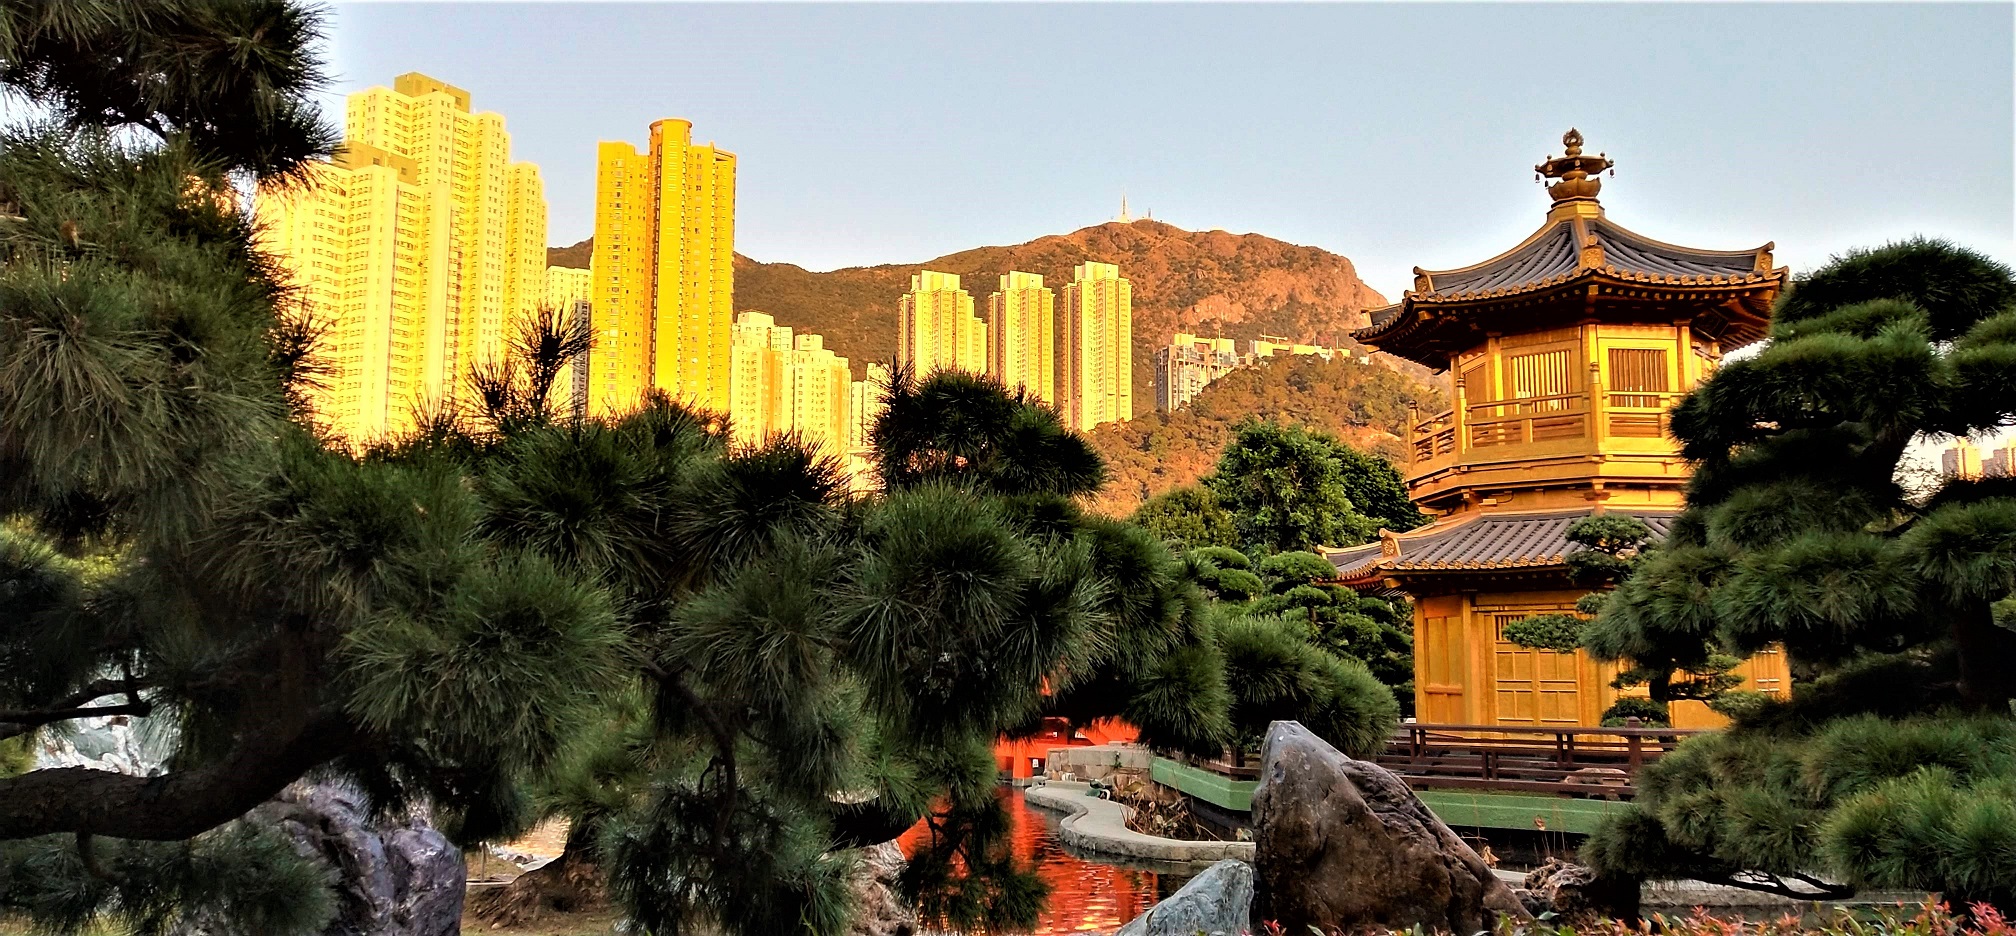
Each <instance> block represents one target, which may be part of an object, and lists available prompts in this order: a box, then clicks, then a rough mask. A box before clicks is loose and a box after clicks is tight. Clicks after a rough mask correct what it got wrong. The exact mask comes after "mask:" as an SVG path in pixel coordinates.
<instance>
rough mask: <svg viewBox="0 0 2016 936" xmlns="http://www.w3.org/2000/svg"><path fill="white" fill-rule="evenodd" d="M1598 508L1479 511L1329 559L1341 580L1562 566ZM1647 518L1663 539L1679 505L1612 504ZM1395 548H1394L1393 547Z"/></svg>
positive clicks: (1329, 554) (1386, 535)
mask: <svg viewBox="0 0 2016 936" xmlns="http://www.w3.org/2000/svg"><path fill="white" fill-rule="evenodd" d="M1594 512H1595V508H1594V507H1567V508H1561V507H1556V508H1542V509H1535V510H1529V511H1492V512H1490V513H1479V514H1474V515H1471V516H1470V517H1468V518H1465V519H1463V520H1462V521H1461V522H1458V523H1454V524H1450V525H1448V526H1444V527H1440V528H1439V529H1438V528H1437V527H1436V525H1435V524H1432V523H1431V524H1429V525H1428V526H1426V527H1422V528H1420V529H1418V530H1410V531H1408V532H1406V533H1391V532H1389V531H1385V530H1382V531H1380V539H1379V540H1377V541H1375V542H1372V543H1367V544H1364V545H1360V546H1353V547H1348V548H1345V549H1338V550H1326V551H1325V558H1327V559H1329V560H1330V562H1331V564H1332V565H1333V566H1335V567H1336V569H1337V573H1338V577H1339V578H1348V577H1354V576H1357V575H1362V574H1364V573H1366V572H1368V571H1371V570H1372V569H1375V568H1384V569H1389V570H1396V571H1397V570H1423V571H1446V570H1459V569H1513V568H1537V567H1546V566H1558V565H1561V564H1562V563H1563V562H1565V561H1566V556H1567V554H1568V553H1569V552H1572V551H1573V547H1572V544H1570V543H1569V542H1568V541H1567V529H1568V526H1569V524H1571V523H1572V522H1573V521H1575V520H1578V519H1581V518H1583V517H1587V516H1591V515H1593V514H1594ZM1606 512H1608V513H1617V514H1625V515H1628V516H1634V517H1638V518H1639V519H1641V520H1645V521H1647V523H1648V525H1650V526H1651V527H1652V528H1653V532H1654V535H1655V536H1658V537H1660V538H1663V537H1664V536H1665V533H1666V530H1667V529H1668V528H1669V527H1670V525H1671V522H1672V519H1673V517H1674V516H1676V515H1678V513H1679V510H1678V509H1677V508H1663V509H1662V508H1649V507H1648V508H1610V509H1609V510H1607V511H1606ZM1389 544H1390V545H1392V546H1393V547H1395V548H1394V549H1393V550H1391V551H1389V550H1388V549H1387V548H1386V547H1387V546H1388V545H1389Z"/></svg>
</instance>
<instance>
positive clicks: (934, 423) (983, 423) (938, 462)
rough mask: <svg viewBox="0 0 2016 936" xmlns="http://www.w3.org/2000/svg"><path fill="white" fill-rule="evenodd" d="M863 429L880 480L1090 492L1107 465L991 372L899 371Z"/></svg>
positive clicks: (895, 484) (1007, 490)
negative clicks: (984, 374)
mask: <svg viewBox="0 0 2016 936" xmlns="http://www.w3.org/2000/svg"><path fill="white" fill-rule="evenodd" d="M884 402H885V403H886V404H887V407H886V409H885V410H884V412H883V415H882V417H881V418H880V419H877V420H876V422H875V427H874V429H873V430H872V432H871V434H870V441H871V443H872V444H873V446H874V449H875V464H876V466H877V469H878V471H879V472H880V474H881V479H882V483H883V485H884V486H885V487H886V488H888V489H890V490H896V489H899V488H904V487H911V486H915V485H918V484H923V483H928V482H932V481H943V480H951V479H956V480H957V482H958V483H961V484H974V485H980V486H982V487H984V488H985V489H987V490H990V491H993V492H995V493H1000V494H1032V493H1037V492H1042V493H1049V494H1057V495H1062V496H1065V497H1077V496H1082V495H1089V494H1091V493H1092V492H1094V491H1097V490H1098V489H1099V486H1100V485H1101V484H1103V483H1105V480H1106V466H1105V463H1104V462H1103V461H1101V460H1100V458H1099V455H1098V453H1096V452H1094V451H1093V450H1092V447H1091V446H1089V445H1087V444H1086V442H1085V439H1084V437H1082V436H1079V435H1077V434H1076V433H1073V432H1071V431H1070V430H1068V429H1066V428H1064V422H1063V419H1062V418H1061V417H1059V416H1058V415H1057V411H1055V410H1053V409H1050V408H1049V407H1047V406H1042V405H1038V404H1037V403H1036V402H1035V400H1034V398H1032V397H1030V396H1028V395H1027V393H1026V392H1025V391H1024V390H1022V389H1020V388H1018V389H1016V390H1015V391H1014V392H1012V393H1010V392H1008V391H1007V390H1005V389H1004V388H1003V387H1002V386H1001V382H1000V381H998V380H995V379H994V378H991V377H982V376H976V375H973V374H968V373H966V372H964V371H956V370H948V371H939V372H937V373H934V374H928V375H922V376H920V375H917V374H915V373H913V372H911V371H910V370H908V369H904V368H899V369H898V370H897V372H896V373H895V374H894V375H892V376H891V377H890V381H889V389H888V391H887V392H886V393H885V395H884Z"/></svg>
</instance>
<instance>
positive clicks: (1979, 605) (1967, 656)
mask: <svg viewBox="0 0 2016 936" xmlns="http://www.w3.org/2000/svg"><path fill="white" fill-rule="evenodd" d="M1953 646H1954V649H1955V650H1957V651H1958V652H1959V657H1960V697H1961V698H1962V699H1964V700H1966V701H1967V702H1968V703H1969V704H1971V705H1975V706H1978V707H1981V708H1986V709H1993V710H1996V711H1999V712H2007V711H2008V706H2009V701H2010V700H2011V699H2016V631H2012V630H2009V629H2008V628H2005V627H1998V626H1996V624H1995V615H1994V612H1993V611H1992V610H1991V609H1990V608H1989V606H1988V603H1987V602H1972V603H1970V604H1967V605H1965V606H1962V607H1959V608H1955V609H1954V614H1953Z"/></svg>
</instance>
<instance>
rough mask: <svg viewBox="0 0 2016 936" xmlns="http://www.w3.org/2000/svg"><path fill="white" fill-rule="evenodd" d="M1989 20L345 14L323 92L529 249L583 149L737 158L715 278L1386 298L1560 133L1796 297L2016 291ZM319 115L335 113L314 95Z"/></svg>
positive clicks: (1671, 220)
mask: <svg viewBox="0 0 2016 936" xmlns="http://www.w3.org/2000/svg"><path fill="white" fill-rule="evenodd" d="M2012 10H2016V7H2012V5H2011V4H2008V3H1997V4H1968V5H1962V4H1932V3H1923V4H1916V3H1914V4H1908V5H1905V4H1899V5H1889V4H1850V5H1829V4H1818V3H1801V4H1788V5H1747V4H1721V3H1686V4H1670V5H1653V4H1633V5H1607V4H1544V5H1511V4H1491V5H1470V4H1452V3H1436V4H1418V5H1416V4H1398V3H1381V4H1350V5H1341V4H1340V5H1324V4H1286V5H1266V6H1258V5H1252V6H1230V5H1206V4H1178V5H1159V4H1145V3H1141V4H1121V5H1105V6H1089V5H1071V4H1035V5H995V4H953V5H926V4H909V3H902V4H876V5H867V4H863V5H840V4H830V5H774V4H729V5H679V4H619V5H590V4H521V3H491V4H476V3H470V4H460V5H418V4H390V3H386V4H378V3H372V4H344V5H339V6H337V7H336V8H335V9H334V10H333V12H332V15H331V22H330V24H329V25H330V33H331V43H330V58H331V64H332V66H333V68H334V70H335V72H336V73H337V75H338V78H339V83H338V85H337V86H336V88H335V92H336V93H337V94H340V93H344V92H349V91H353V90H357V89H360V88H364V87H368V86H371V85H374V84H389V83H390V81H391V79H392V76H394V75H396V74H398V73H400V72H405V71H424V72H427V73H429V74H431V75H434V76H435V77H438V78H441V79H443V80H445V81H448V82H451V83H454V84H457V85H460V86H462V87H464V88H467V89H468V90H469V91H470V93H471V95H472V96H473V98H474V101H475V106H476V107H477V108H478V109H481V110H495V111H498V112H499V113H502V114H503V115H504V117H505V120H506V124H507V126H508V128H509V129H510V131H511V133H512V138H513V139H512V142H513V150H514V154H515V156H516V157H517V158H520V159H529V160H532V161H534V162H537V163H538V164H539V165H540V167H541V168H542V170H543V172H544V175H545V180H546V196H547V201H548V203H549V205H550V218H551V220H550V223H549V227H550V232H551V236H550V240H551V242H552V243H554V244H556V245H557V244H566V243H572V242H573V241H575V240H578V239H580V238H582V237H585V236H587V235H588V234H589V233H590V231H591V227H592V224H593V206H592V203H591V196H592V192H593V188H594V171H595V169H594V152H595V142H596V141H597V140H603V139H618V140H629V141H632V142H642V140H643V139H644V135H645V127H646V125H647V124H648V123H649V122H650V121H652V120H654V119H657V118H660V117H684V118H687V119H689V120H691V121H693V124H694V133H695V136H696V137H698V138H700V139H703V140H706V139H711V140H714V141H716V142H717V143H718V144H719V145H721V146H722V147H724V148H726V149H729V150H731V151H733V152H735V153H736V154H737V155H738V156H739V158H740V164H739V173H740V175H739V180H738V184H739V206H738V213H737V218H736V222H737V231H736V247H737V249H738V250H740V251H741V252H743V253H745V254H748V255H750V256H752V257H755V258H757V259H760V260H770V261H788V262H792V263H797V264H801V265H803V266H805V267H808V268H811V269H832V268H835V267H841V266H851V265H857V264H865V263H878V262H904V261H918V260H923V259H927V258H930V257H933V256H937V255H939V254H943V253H948V252H951V251H954V250H960V249H964V248H968V247H976V246H981V245H986V244H1009V243H1018V242H1021V241H1025V240H1028V239H1031V238H1034V237H1037V236H1040V235H1043V234H1049V233H1062V232H1068V231H1071V230H1075V229H1077V228H1079V227H1083V226H1085V225H1088V224H1093V223H1096V222H1099V221H1102V220H1106V219H1107V218H1109V217H1110V216H1112V215H1113V214H1114V213H1115V212H1116V210H1117V209H1118V207H1119V199H1120V194H1121V192H1122V190H1123V189H1124V190H1125V191H1126V193H1127V195H1128V197H1129V199H1130V201H1131V203H1132V205H1133V207H1134V209H1135V212H1136V214H1139V213H1141V212H1142V211H1144V210H1146V209H1153V210H1154V213H1155V217H1156V218H1158V219H1163V220H1167V221H1169V222H1170V223H1173V224H1176V225H1179V226H1182V227H1186V228H1193V229H1205V230H1208V229H1211V228H1223V229H1225V230H1229V231H1234V232H1246V231H1254V232H1259V233H1262V234H1267V235H1269V236H1273V237H1278V238H1281V239H1284V240H1288V241H1292V242H1295V243H1301V244H1313V245H1316V246H1320V247H1323V248H1325V249H1328V250H1332V251H1335V252H1338V253H1341V254H1344V255H1345V256H1348V257H1350V258H1351V259H1352V260H1353V261H1354V262H1356V263H1357V265H1358V268H1359V271H1360V274H1361V276H1363V277H1364V278H1365V279H1366V280H1367V282H1369V283H1371V284H1372V285H1373V286H1374V287H1375V288H1377V289H1379V290H1380V291H1381V292H1383V293H1385V294H1386V295H1387V296H1388V297H1389V298H1391V297H1394V296H1397V295H1398V293H1399V291H1400V290H1401V289H1402V288H1404V287H1405V286H1406V285H1407V284H1408V283H1409V282H1410V276H1409V270H1410V269H1411V268H1412V267H1413V266H1415V265H1416V264H1419V265H1422V266H1426V267H1429V268H1440V267H1450V266H1459V265H1464V264H1468V263H1472V262H1475V261H1478V260H1482V259H1484V258H1486V257H1487V256H1489V255H1490V254H1492V253H1495V252H1496V251H1498V250H1500V249H1503V248H1505V247H1509V246H1511V245H1512V244H1513V243H1515V242H1516V241H1517V240H1518V239H1519V238H1521V237H1523V236H1524V235H1525V234H1527V233H1528V232H1529V231H1530V230H1531V229H1532V228H1534V227H1535V226H1537V225H1538V223H1539V221H1540V219H1541V215H1542V213H1543V211H1544V209H1545V202H1546V198H1545V196H1544V195H1543V194H1542V192H1541V190H1540V188H1539V186H1537V185H1536V184H1535V183H1534V182H1533V173H1532V169H1531V167H1532V166H1533V164H1534V163H1536V162H1539V161H1540V160H1541V159H1542V158H1543V157H1545V156H1547V155H1549V154H1552V153H1559V152H1560V136H1561V133H1562V131H1564V130H1566V129H1567V128H1568V127H1569V126H1570V125H1574V126H1577V127H1579V128H1581V130H1582V132H1583V133H1584V134H1585V135H1586V136H1587V137H1588V139H1589V147H1590V149H1591V150H1592V151H1594V150H1603V151H1607V152H1608V153H1609V154H1610V155H1611V157H1612V158H1614V159H1616V160H1617V161H1618V171H1617V175H1616V177H1615V178H1614V179H1606V180H1605V183H1604V185H1605V189H1604V193H1603V200H1604V204H1605V205H1606V206H1607V207H1608V208H1609V213H1610V216H1611V217H1612V218H1613V219H1614V220H1616V221H1618V222H1620V223H1622V224H1624V225H1626V226H1628V227H1632V228H1635V229H1637V230H1638V231H1640V232H1641V233H1644V234H1646V235H1649V236H1652V237H1656V238H1659V239H1662V240H1669V241H1677V242H1681V243H1686V244H1690V245H1695V246H1701V247H1711V248H1741V247H1752V246H1755V245H1757V244H1758V243H1761V242H1763V241H1766V240H1775V241H1776V242H1777V244H1778V256H1779V258H1780V259H1781V261H1783V262H1785V263H1789V264H1791V265H1792V266H1793V267H1794V268H1795V270H1797V269H1803V268H1806V267H1810V266H1812V265H1814V264H1817V263H1819V262H1821V261H1823V260H1825V258H1826V257H1827V256H1828V255H1829V254H1831V253H1834V252H1837V251H1840V250H1842V249H1845V248H1848V247H1852V246H1856V245H1864V244H1873V243H1878V242H1881V241H1883V240H1886V239H1890V238H1895V237H1901V236H1906V235H1910V234H1913V233H1925V234H1938V235H1944V236H1948V237H1952V238H1954V239H1956V240H1959V241H1962V242H1963V243H1967V244H1970V245H1972V246H1975V247H1977V248H1979V249H1982V250H1985V251H1987V252H1990V253H1992V254H1995V255H1996V256H1998V257H2001V258H2003V259H2005V260H2016V222H2012V212H2016V193H2012V176H2016V161H2012V136H2016V129H2012V113H2016V94H2012V81H2016V79H2012V65H2016V63H2012V42H2016V38H2012V37H2016V19H2012ZM331 103H332V104H338V105H339V106H340V102H338V101H337V100H336V98H335V96H334V95H332V97H331Z"/></svg>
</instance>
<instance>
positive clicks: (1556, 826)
mask: <svg viewBox="0 0 2016 936" xmlns="http://www.w3.org/2000/svg"><path fill="white" fill-rule="evenodd" d="M1414 795H1416V796H1419V797H1421V802H1422V803H1423V804H1425V805H1427V807H1428V808H1429V809H1431V810H1433V811H1434V812H1435V815H1436V817H1437V818H1439V819H1441V820H1442V821H1443V822H1445V823H1447V824H1448V825H1449V827H1450V828H1451V829H1455V830H1456V831H1458V832H1461V831H1463V830H1464V829H1529V830H1533V831H1547V832H1567V833H1569V834H1572V835H1588V834H1589V833H1591V832H1594V831H1596V825H1597V824H1598V823H1600V822H1602V821H1603V817H1605V816H1608V815H1610V814H1612V813H1615V812H1617V811H1619V810H1624V809H1629V808H1631V804H1630V803H1623V802H1618V801H1616V800H1600V799H1570V798H1568V797H1565V796H1547V795H1544V794H1538V793H1476V792H1472V791H1470V790H1420V791H1417V792H1416V793H1415V794H1414ZM1248 802H1251V799H1250V798H1249V799H1248Z"/></svg>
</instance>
